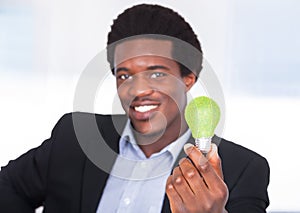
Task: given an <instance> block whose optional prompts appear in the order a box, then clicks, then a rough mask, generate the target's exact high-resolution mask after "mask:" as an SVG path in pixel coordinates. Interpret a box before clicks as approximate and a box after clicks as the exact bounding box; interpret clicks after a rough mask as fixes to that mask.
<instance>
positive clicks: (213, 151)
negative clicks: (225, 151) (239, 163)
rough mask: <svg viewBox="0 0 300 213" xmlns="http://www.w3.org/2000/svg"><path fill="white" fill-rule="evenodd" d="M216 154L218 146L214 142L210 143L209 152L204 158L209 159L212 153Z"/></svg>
mask: <svg viewBox="0 0 300 213" xmlns="http://www.w3.org/2000/svg"><path fill="white" fill-rule="evenodd" d="M217 154H218V147H217V145H216V144H214V143H212V144H211V148H210V151H209V153H208V154H207V156H206V158H207V159H208V160H209V159H211V158H212V157H213V156H214V155H217Z"/></svg>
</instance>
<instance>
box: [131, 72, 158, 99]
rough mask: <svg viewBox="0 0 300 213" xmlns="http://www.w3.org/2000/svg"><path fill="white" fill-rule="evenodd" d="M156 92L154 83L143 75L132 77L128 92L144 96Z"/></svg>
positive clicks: (132, 94)
mask: <svg viewBox="0 0 300 213" xmlns="http://www.w3.org/2000/svg"><path fill="white" fill-rule="evenodd" d="M153 92H154V88H153V85H151V83H150V82H149V80H148V79H146V78H145V77H144V76H142V75H136V76H134V78H133V79H132V82H131V84H130V86H129V90H128V93H129V95H131V96H133V97H139V96H140V97H142V96H147V95H150V94H151V93H153Z"/></svg>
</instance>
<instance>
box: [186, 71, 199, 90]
mask: <svg viewBox="0 0 300 213" xmlns="http://www.w3.org/2000/svg"><path fill="white" fill-rule="evenodd" d="M183 82H184V84H185V87H186V90H185V91H186V92H187V91H189V90H190V89H191V88H192V86H193V85H194V84H195V82H196V76H195V74H194V73H193V72H191V73H190V74H188V75H185V76H183Z"/></svg>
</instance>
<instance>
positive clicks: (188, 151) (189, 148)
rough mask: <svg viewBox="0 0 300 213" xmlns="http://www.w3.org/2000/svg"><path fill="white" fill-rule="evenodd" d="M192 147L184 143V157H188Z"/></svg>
mask: <svg viewBox="0 0 300 213" xmlns="http://www.w3.org/2000/svg"><path fill="white" fill-rule="evenodd" d="M193 147H194V145H193V144H191V143H186V144H184V146H183V149H184V152H185V154H186V155H189V154H190V153H191V151H192V150H193Z"/></svg>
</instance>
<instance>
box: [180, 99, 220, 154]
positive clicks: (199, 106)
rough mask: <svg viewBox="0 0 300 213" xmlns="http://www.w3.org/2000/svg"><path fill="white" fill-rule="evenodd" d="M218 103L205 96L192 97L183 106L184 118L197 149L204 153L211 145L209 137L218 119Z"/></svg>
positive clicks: (212, 134)
mask: <svg viewBox="0 0 300 213" xmlns="http://www.w3.org/2000/svg"><path fill="white" fill-rule="evenodd" d="M220 115H221V111H220V108H219V106H218V104H217V103H216V102H215V101H214V100H212V99H211V98H208V97H206V96H200V97H197V98H194V99H193V100H192V101H190V103H189V104H188V105H187V106H186V108H185V113H184V116H185V120H186V122H187V124H188V126H189V128H190V130H191V131H192V136H193V138H195V143H196V146H197V147H198V149H199V150H200V151H201V152H202V153H204V154H206V153H208V152H209V150H210V147H211V138H212V137H213V136H214V132H215V129H216V127H217V125H218V122H219V120H220Z"/></svg>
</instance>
